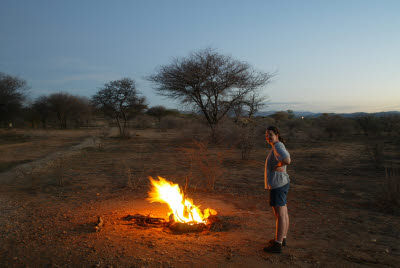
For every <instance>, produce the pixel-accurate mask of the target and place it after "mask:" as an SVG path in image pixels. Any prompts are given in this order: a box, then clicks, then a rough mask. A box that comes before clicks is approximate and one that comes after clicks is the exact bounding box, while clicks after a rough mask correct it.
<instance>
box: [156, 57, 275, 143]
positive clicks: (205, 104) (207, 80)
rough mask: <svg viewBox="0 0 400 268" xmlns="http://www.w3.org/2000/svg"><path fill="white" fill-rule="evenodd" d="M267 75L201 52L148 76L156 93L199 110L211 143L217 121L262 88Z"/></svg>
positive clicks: (240, 63)
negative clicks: (205, 122) (204, 120)
mask: <svg viewBox="0 0 400 268" xmlns="http://www.w3.org/2000/svg"><path fill="white" fill-rule="evenodd" d="M271 77H272V75H271V74H269V73H264V72H258V71H256V70H254V69H253V68H252V67H251V66H250V65H249V64H248V63H245V62H242V61H239V60H236V59H233V58H232V57H230V56H226V55H222V54H220V53H218V52H216V51H214V50H212V49H204V50H200V51H198V52H194V53H192V54H190V55H189V56H188V57H183V58H176V59H174V60H173V62H172V63H171V64H168V65H164V66H161V67H159V68H158V69H157V70H156V72H155V74H153V75H151V76H149V77H148V80H149V81H152V82H154V83H155V84H156V85H157V86H156V90H157V92H158V93H159V94H160V95H162V96H166V97H168V98H171V99H175V100H178V101H180V102H181V103H184V104H191V105H193V106H194V107H195V108H197V109H198V110H199V111H201V112H202V113H203V115H204V117H205V119H206V121H207V123H208V125H209V127H210V128H211V131H212V136H213V140H214V138H215V136H214V135H215V130H216V127H217V125H218V122H219V121H220V120H221V119H222V118H223V117H224V116H225V115H226V113H227V112H228V111H229V110H230V109H232V107H233V106H234V105H236V104H238V103H240V102H244V101H245V100H249V99H251V96H255V95H253V94H254V93H256V92H257V91H258V90H259V89H261V88H262V87H263V86H265V85H266V84H267V83H268V82H269V81H270V79H271Z"/></svg>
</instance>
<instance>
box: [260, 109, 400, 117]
mask: <svg viewBox="0 0 400 268" xmlns="http://www.w3.org/2000/svg"><path fill="white" fill-rule="evenodd" d="M276 112H278V111H261V112H257V113H256V116H269V115H272V114H274V113H276ZM293 112H294V115H295V116H296V117H302V116H304V117H310V118H314V117H319V116H321V115H322V114H323V113H314V112H307V111H293ZM328 114H329V115H340V116H342V117H346V118H356V117H362V116H367V115H372V116H377V117H382V116H388V115H400V111H390V112H379V113H364V112H358V113H328Z"/></svg>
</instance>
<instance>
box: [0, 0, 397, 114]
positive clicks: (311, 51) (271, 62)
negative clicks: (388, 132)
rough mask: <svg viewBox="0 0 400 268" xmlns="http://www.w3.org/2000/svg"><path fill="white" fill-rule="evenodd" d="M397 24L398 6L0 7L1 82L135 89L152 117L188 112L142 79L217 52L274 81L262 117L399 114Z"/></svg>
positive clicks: (37, 88) (36, 87)
mask: <svg viewBox="0 0 400 268" xmlns="http://www.w3.org/2000/svg"><path fill="white" fill-rule="evenodd" d="M399 14H400V1H397V0H394V1H388V0H382V1H378V0H373V1H367V0H360V1H356V0H347V1H307V0H304V1H295V0H293V1H289V0H287V1H216V0H214V1H188V0H186V1H184V0H182V1H175V0H171V1H161V0H160V1H151V0H149V1H139V0H138V1H118V0H117V1H99V0H96V1H71V0H70V1H40V0H37V1H21V0H19V1H15V0H13V1H12V0H2V1H1V2H0V72H3V73H6V74H10V75H15V76H19V77H20V78H23V79H25V80H26V81H27V82H28V85H29V86H30V88H31V93H32V96H33V98H34V97H37V96H40V95H43V94H50V93H53V92H59V91H64V92H69V93H71V94H78V95H84V96H88V97H90V96H92V95H93V94H94V93H96V92H97V90H98V89H99V88H100V87H101V86H103V85H104V83H106V82H108V81H111V80H116V79H120V78H123V77H131V78H133V79H135V80H136V82H137V88H138V90H139V91H140V92H142V94H143V95H144V96H146V97H147V99H148V102H149V105H150V106H155V105H164V106H166V107H169V108H179V106H178V104H176V103H173V102H171V101H169V100H166V99H163V98H162V97H160V96H157V95H156V93H155V91H154V89H153V85H152V84H151V83H150V82H147V81H146V80H145V79H144V77H145V76H148V75H150V74H152V73H154V71H155V68H156V67H157V66H159V65H165V64H169V63H170V62H171V60H172V59H173V58H174V57H182V56H188V55H189V54H190V52H193V51H196V50H199V49H204V48H208V47H211V48H215V49H216V50H217V51H218V52H220V53H221V54H226V55H231V56H232V57H234V58H235V59H238V60H241V61H246V62H248V63H249V64H251V65H252V66H253V67H254V68H256V69H257V70H261V71H264V72H271V73H276V75H275V76H274V78H273V81H272V83H270V84H269V85H268V86H266V87H265V88H264V89H263V93H264V94H265V95H268V96H269V100H270V102H269V105H268V107H267V108H266V109H265V110H288V109H292V110H295V111H313V112H380V111H393V110H396V111H400V15H399Z"/></svg>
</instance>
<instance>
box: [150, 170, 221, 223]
mask: <svg viewBox="0 0 400 268" xmlns="http://www.w3.org/2000/svg"><path fill="white" fill-rule="evenodd" d="M149 179H150V182H151V184H152V188H151V190H150V192H149V197H148V198H147V199H148V200H149V201H150V202H151V203H153V202H159V203H167V204H168V206H169V208H170V209H171V211H170V213H169V215H170V214H173V215H174V220H175V221H176V222H185V223H205V222H206V220H207V218H208V217H209V216H211V215H217V212H216V211H215V210H213V209H210V208H207V209H206V210H204V214H203V213H202V212H201V210H200V209H199V208H198V207H197V206H195V205H193V201H192V200H191V199H188V198H185V197H184V195H183V194H182V193H181V189H180V188H179V185H178V184H173V183H172V182H169V181H167V180H166V179H164V178H162V177H158V181H157V180H154V179H153V178H152V177H149Z"/></svg>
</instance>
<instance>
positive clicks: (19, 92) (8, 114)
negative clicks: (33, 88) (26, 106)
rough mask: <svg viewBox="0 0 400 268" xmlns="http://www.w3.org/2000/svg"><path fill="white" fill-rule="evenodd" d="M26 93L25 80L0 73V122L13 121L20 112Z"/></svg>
mask: <svg viewBox="0 0 400 268" xmlns="http://www.w3.org/2000/svg"><path fill="white" fill-rule="evenodd" d="M27 91H28V87H27V85H26V81H25V80H23V79H21V78H18V77H14V76H11V75H6V74H4V73H0V122H5V121H7V120H13V119H14V118H15V117H16V116H17V115H18V114H19V113H20V112H21V110H22V106H23V103H24V101H25V100H26V94H27Z"/></svg>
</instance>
